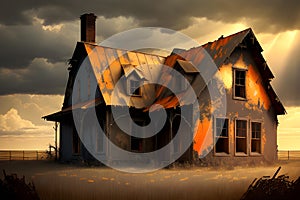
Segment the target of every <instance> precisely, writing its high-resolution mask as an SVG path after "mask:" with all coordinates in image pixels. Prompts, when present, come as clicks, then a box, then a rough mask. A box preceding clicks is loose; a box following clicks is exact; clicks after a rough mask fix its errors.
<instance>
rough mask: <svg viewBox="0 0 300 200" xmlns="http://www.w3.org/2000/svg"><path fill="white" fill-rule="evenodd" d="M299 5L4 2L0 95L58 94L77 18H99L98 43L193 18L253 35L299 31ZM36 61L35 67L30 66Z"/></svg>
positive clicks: (277, 1) (167, 0)
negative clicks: (238, 26) (244, 28)
mask: <svg viewBox="0 0 300 200" xmlns="http://www.w3.org/2000/svg"><path fill="white" fill-rule="evenodd" d="M287 2H288V3H287ZM299 5H300V4H299V3H298V1H296V0H291V1H283V0H273V1H261V0H253V1H241V0H232V1H223V0H211V1H200V0H190V1H183V0H162V1H149V0H139V1H136V0H126V1H124V0H123V1H122V0H107V1H104V0H102V1H101V0H99V1H93V0H86V1H77V0H63V1H61V0H52V1H46V0H26V1H20V0H10V1H6V2H5V4H2V5H1V7H0V44H1V48H0V60H1V62H0V71H1V73H0V84H1V86H0V94H11V93H42V94H45V93H46V94H51V93H53V94H57V93H59V94H63V87H64V83H65V81H66V79H67V78H66V77H64V76H65V73H66V71H67V70H66V68H67V66H65V64H64V63H65V62H66V61H67V60H68V59H69V58H70V57H71V56H72V52H73V50H74V47H75V45H76V41H77V40H78V39H79V21H78V18H79V16H80V15H81V14H83V13H89V12H94V13H95V14H96V15H97V16H99V17H98V22H97V29H98V30H97V32H98V37H100V38H105V37H108V36H110V35H112V34H114V33H117V32H120V31H123V30H127V29H130V28H132V27H134V26H135V25H138V26H161V27H165V28H171V29H176V30H181V29H184V28H187V27H188V26H189V25H191V24H193V23H194V20H193V17H203V18H207V19H209V20H213V21H222V22H225V23H227V22H229V23H234V22H241V21H242V22H244V23H246V24H247V25H249V26H251V27H252V28H254V30H255V32H273V33H276V32H280V31H285V30H291V29H300V13H299V10H300V9H299ZM38 19H40V20H41V21H38ZM129 19H130V20H129ZM40 23H42V24H40ZM60 23H63V24H64V26H63V27H62V29H61V30H60V31H58V32H53V31H45V30H43V29H42V25H45V26H46V25H56V24H60ZM100 23H101V24H100ZM39 59H40V60H39ZM43 59H44V60H43ZM41 60H43V61H44V62H41ZM45 60H46V61H47V62H46V61H45ZM37 61H40V62H39V65H40V66H39V67H37V66H35V67H33V66H34V64H36V62H37ZM57 63H60V65H61V67H60V68H59V67H57V65H58V64H57ZM51 66H52V68H51ZM53 66H56V67H53ZM29 69H31V70H33V72H32V73H29V72H28V71H29ZM54 69H56V71H55V70H54ZM25 72H26V73H25ZM56 79H57V80H58V81H53V80H56ZM43 80H45V81H43ZM48 84H49V85H48ZM58 84H61V85H58ZM45 88H46V89H45Z"/></svg>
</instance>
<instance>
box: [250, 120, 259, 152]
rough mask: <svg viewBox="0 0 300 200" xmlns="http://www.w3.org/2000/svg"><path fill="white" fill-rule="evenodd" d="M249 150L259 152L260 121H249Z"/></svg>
mask: <svg viewBox="0 0 300 200" xmlns="http://www.w3.org/2000/svg"><path fill="white" fill-rule="evenodd" d="M251 128H252V130H251V136H252V138H251V152H256V153H261V123H258V122H251Z"/></svg>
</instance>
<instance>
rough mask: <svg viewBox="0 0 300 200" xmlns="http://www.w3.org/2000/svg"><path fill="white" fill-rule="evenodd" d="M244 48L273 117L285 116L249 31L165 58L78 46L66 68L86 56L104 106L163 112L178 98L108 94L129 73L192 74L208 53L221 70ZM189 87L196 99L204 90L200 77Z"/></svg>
mask: <svg viewBox="0 0 300 200" xmlns="http://www.w3.org/2000/svg"><path fill="white" fill-rule="evenodd" d="M249 44H250V45H249ZM245 45H248V46H247V48H248V49H249V50H250V51H251V53H252V55H253V57H254V60H255V62H257V63H258V66H261V67H260V68H259V71H260V73H261V74H262V76H263V77H264V81H265V83H264V84H265V88H266V91H267V92H268V95H269V96H270V99H271V102H272V104H273V106H274V108H275V111H276V113H277V114H279V115H280V114H285V113H286V111H285V109H284V107H283V105H282V103H281V102H280V101H279V98H278V97H277V95H276V93H275V91H274V90H273V88H272V86H271V85H270V79H272V78H274V76H273V74H272V72H271V70H270V68H269V67H268V65H267V63H266V61H265V60H264V58H263V56H262V54H261V52H262V51H263V49H262V48H261V46H260V44H259V42H258V41H257V39H256V37H255V35H254V33H253V31H252V29H251V28H248V29H246V30H243V31H240V32H238V33H235V34H233V35H230V36H227V37H223V36H221V37H220V38H219V39H218V40H216V41H214V42H208V43H206V44H204V45H202V46H199V47H195V48H191V49H189V50H182V49H176V53H175V50H174V52H173V53H172V54H171V55H169V56H167V57H163V56H159V55H154V54H149V53H142V52H135V51H127V50H122V49H114V48H110V47H104V46H98V45H95V44H91V43H86V42H78V43H77V46H76V48H75V51H74V53H73V57H72V59H70V64H71V65H72V66H78V67H79V66H80V63H79V61H80V60H83V59H84V58H85V57H86V56H87V57H88V59H89V61H90V63H91V66H92V69H93V71H94V74H95V77H96V80H97V83H98V85H99V88H100V91H101V94H102V97H103V100H104V102H105V104H106V105H121V106H129V107H135V108H144V109H145V110H148V108H149V106H151V105H152V104H153V103H160V104H162V105H163V106H164V107H165V108H170V107H176V106H178V105H179V102H178V98H176V97H175V96H174V94H173V93H172V92H170V90H168V89H167V88H165V87H163V86H161V87H156V88H155V90H149V88H148V89H147V90H144V91H145V93H144V94H143V95H142V97H141V98H131V97H130V96H128V95H127V94H126V92H117V93H115V94H117V95H118V98H116V99H117V101H114V102H112V92H113V90H114V89H115V86H116V82H117V81H118V80H119V79H120V77H121V76H122V74H124V75H125V76H128V75H129V74H131V73H132V71H135V72H136V73H137V74H138V76H139V77H140V78H143V77H151V78H152V80H158V79H163V80H164V81H165V82H167V83H168V82H169V81H170V79H171V78H170V76H169V75H168V74H166V72H164V70H163V68H162V67H161V66H162V65H166V66H169V67H172V68H176V66H180V67H181V68H182V69H183V70H185V71H188V72H192V73H195V72H196V71H195V70H196V68H197V66H199V65H200V64H201V63H202V62H206V60H205V59H206V58H205V54H207V53H208V54H209V55H210V57H211V58H212V60H213V61H214V62H215V64H216V66H217V67H221V66H222V65H223V64H224V63H225V62H226V60H227V58H229V57H230V56H231V54H232V53H233V52H234V50H235V49H236V48H237V47H240V48H243V47H244V46H245ZM137 66H138V68H137ZM202 70H204V71H201V72H200V73H201V74H205V73H206V72H205V70H206V69H205V68H204V69H202ZM71 71H72V70H71ZM73 71H74V70H73ZM75 71H76V70H75ZM207 71H209V70H207ZM190 83H191V86H192V88H193V89H194V91H195V92H196V95H197V96H199V95H200V93H201V92H202V91H203V89H204V88H205V87H206V85H205V82H204V80H203V79H202V77H201V76H194V78H193V80H190ZM142 87H144V86H142ZM67 95H70V92H69V91H66V94H65V102H64V106H65V105H67V102H66V99H68V98H66V96H67ZM179 95H184V93H182V94H179Z"/></svg>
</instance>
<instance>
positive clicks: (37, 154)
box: [36, 151, 39, 160]
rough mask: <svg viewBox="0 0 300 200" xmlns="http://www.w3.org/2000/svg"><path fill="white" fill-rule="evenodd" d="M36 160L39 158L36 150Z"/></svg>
mask: <svg viewBox="0 0 300 200" xmlns="http://www.w3.org/2000/svg"><path fill="white" fill-rule="evenodd" d="M36 160H39V152H38V151H36Z"/></svg>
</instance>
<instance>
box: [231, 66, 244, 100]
mask: <svg viewBox="0 0 300 200" xmlns="http://www.w3.org/2000/svg"><path fill="white" fill-rule="evenodd" d="M233 91H234V98H236V99H241V100H245V99H246V70H242V69H234V86H233Z"/></svg>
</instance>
